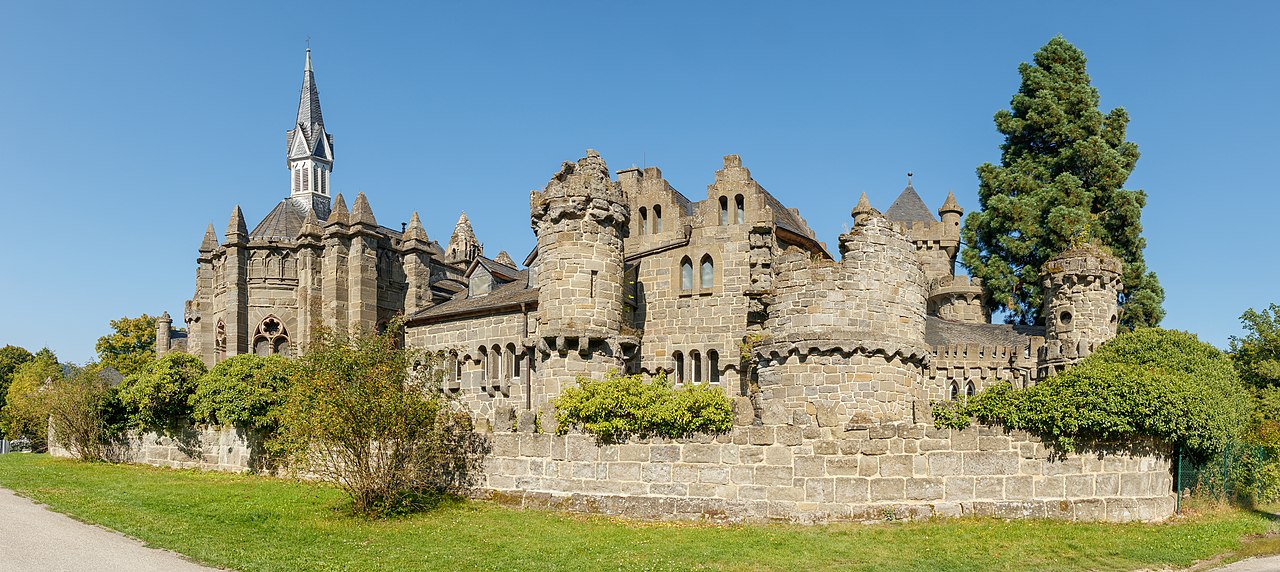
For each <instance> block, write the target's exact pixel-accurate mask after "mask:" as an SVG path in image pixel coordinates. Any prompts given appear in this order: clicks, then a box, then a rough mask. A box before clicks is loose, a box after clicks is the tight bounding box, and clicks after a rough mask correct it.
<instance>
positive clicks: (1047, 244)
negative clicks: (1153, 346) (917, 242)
mask: <svg viewBox="0 0 1280 572" xmlns="http://www.w3.org/2000/svg"><path fill="white" fill-rule="evenodd" d="M1018 71H1019V73H1020V74H1021V75H1022V85H1021V87H1020V88H1019V89H1018V93H1016V94H1015V95H1014V96H1013V100H1012V102H1011V104H1010V107H1011V109H1008V110H1001V111H999V112H998V113H996V116H995V123H996V129H997V130H998V131H999V132H1000V133H1001V134H1002V135H1004V136H1005V142H1004V144H1003V145H1001V150H1002V151H1003V154H1002V157H1001V163H1000V165H999V166H996V165H992V164H990V163H985V164H983V165H982V166H980V167H978V180H979V186H978V199H979V203H980V204H981V207H982V209H981V210H980V211H977V212H973V213H970V214H969V215H968V216H967V217H966V218H965V224H964V229H963V231H962V238H963V241H964V243H965V244H966V245H968V248H966V249H965V250H964V252H963V255H962V260H963V263H964V265H965V267H966V268H968V269H969V272H970V273H971V275H973V276H976V277H978V278H982V279H983V281H984V283H985V284H986V286H987V287H988V288H989V289H990V291H991V295H992V300H993V301H994V302H996V303H998V304H1001V305H1003V306H1005V307H1007V308H1008V309H1009V310H1010V314H1011V319H1013V320H1016V321H1017V322H1021V323H1025V324H1038V323H1043V317H1042V316H1041V315H1040V312H1041V310H1042V308H1043V302H1044V300H1043V291H1042V286H1041V281H1040V270H1041V267H1042V266H1043V265H1044V263H1045V262H1046V261H1048V260H1049V258H1052V257H1053V256H1054V255H1056V254H1058V253H1060V252H1062V251H1064V250H1067V249H1068V248H1070V247H1071V246H1073V245H1079V244H1082V243H1084V242H1093V241H1096V242H1099V243H1101V244H1102V245H1104V246H1106V247H1108V248H1110V249H1111V250H1112V252H1114V253H1115V254H1116V255H1117V256H1119V257H1120V258H1121V259H1122V260H1123V261H1124V285H1125V290H1124V293H1123V294H1122V295H1121V296H1120V303H1121V305H1122V307H1123V309H1124V313H1123V315H1122V316H1121V322H1122V324H1123V325H1124V326H1125V327H1126V328H1129V329H1132V328H1134V327H1138V326H1155V325H1156V324H1159V323H1160V320H1161V319H1162V318H1163V317H1164V310H1163V308H1162V307H1161V305H1162V304H1163V302H1164V290H1163V289H1162V288H1161V287H1160V283H1159V281H1158V280H1157V279H1156V275H1155V274H1154V273H1152V272H1148V271H1147V268H1146V263H1145V262H1144V260H1143V254H1142V251H1143V249H1144V248H1146V239H1144V238H1143V237H1142V222H1141V217H1142V207H1143V206H1145V205H1146V202H1147V198H1146V194H1145V193H1144V192H1142V191H1140V190H1126V189H1123V188H1122V187H1123V186H1124V183H1125V181H1126V180H1128V178H1129V174H1130V173H1131V172H1132V171H1133V167H1134V165H1135V164H1136V163H1137V161H1138V146H1137V145H1135V144H1134V143H1132V142H1129V141H1125V128H1126V126H1127V125H1128V123H1129V115H1128V113H1126V112H1125V110H1124V109H1123V108H1116V109H1113V110H1111V111H1110V112H1109V113H1107V114H1106V115H1103V113H1102V112H1101V111H1100V110H1099V109H1098V103H1099V97H1098V90H1097V89H1095V88H1094V87H1093V86H1092V85H1091V84H1090V80H1089V75H1088V74H1087V73H1086V72H1085V57H1084V53H1083V52H1081V51H1080V50H1079V49H1077V48H1076V47H1075V46H1073V45H1071V43H1069V42H1067V41H1066V40H1064V39H1062V38H1061V37H1056V38H1053V39H1052V40H1050V41H1049V43H1048V44H1046V45H1045V46H1044V47H1043V48H1040V50H1039V51H1037V52H1036V53H1035V57H1034V63H1031V64H1028V63H1023V64H1022V65H1021V66H1019V68H1018Z"/></svg>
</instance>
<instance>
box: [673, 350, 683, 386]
mask: <svg viewBox="0 0 1280 572" xmlns="http://www.w3.org/2000/svg"><path fill="white" fill-rule="evenodd" d="M672 357H674V358H675V360H676V372H675V373H676V383H684V354H682V353H680V352H676V353H675V354H674V355H673V356H672Z"/></svg>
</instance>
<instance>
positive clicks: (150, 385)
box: [118, 353, 205, 433]
mask: <svg viewBox="0 0 1280 572" xmlns="http://www.w3.org/2000/svg"><path fill="white" fill-rule="evenodd" d="M204 374H205V367H204V362H201V361H200V358H197V357H195V356H193V355H190V354H184V353H171V354H168V355H166V356H164V357H162V358H160V359H158V360H155V361H153V362H150V363H148V364H147V365H146V366H145V367H143V369H142V371H140V372H138V373H135V374H133V375H130V376H128V377H126V378H124V381H123V382H122V383H121V384H120V387H119V389H118V392H119V396H120V402H121V403H122V404H123V405H124V408H125V410H126V411H127V414H128V418H129V424H130V425H131V426H132V427H134V428H136V429H141V430H143V431H158V432H163V433H177V432H178V431H180V430H182V429H186V428H187V427H189V426H190V425H191V424H192V422H193V419H192V415H191V412H192V410H191V396H192V395H193V394H194V393H195V389H196V380H198V379H200V376H202V375H204Z"/></svg>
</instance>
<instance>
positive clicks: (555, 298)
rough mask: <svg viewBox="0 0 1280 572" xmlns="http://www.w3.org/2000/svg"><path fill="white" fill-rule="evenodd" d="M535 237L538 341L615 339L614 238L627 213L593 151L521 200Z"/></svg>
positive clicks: (617, 240) (618, 258) (618, 238)
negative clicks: (526, 200) (526, 204)
mask: <svg viewBox="0 0 1280 572" xmlns="http://www.w3.org/2000/svg"><path fill="white" fill-rule="evenodd" d="M529 206H530V217H531V222H532V226H533V231H534V233H535V234H536V235H537V237H538V265H539V271H538V275H539V278H540V283H539V286H540V288H541V289H540V291H539V293H538V313H539V314H540V316H541V318H542V324H541V325H540V326H539V333H540V335H541V336H542V337H544V338H545V337H548V336H559V335H575V336H588V337H593V338H599V337H610V336H617V335H618V332H619V331H620V330H621V328H622V305H623V296H624V294H623V283H622V265H623V261H622V238H623V236H625V234H626V229H627V223H628V222H629V219H630V216H629V210H628V208H627V203H626V201H625V200H624V199H623V197H622V192H621V191H620V190H619V189H618V188H616V187H615V186H614V185H613V182H612V181H610V180H609V169H608V167H607V166H605V163H604V159H601V158H600V155H599V154H598V153H596V152H595V150H592V149H588V150H587V156H586V157H583V158H582V159H579V160H578V162H577V163H569V162H565V163H564V165H563V166H562V167H561V168H560V172H558V173H556V174H555V176H554V177H552V178H551V181H550V182H548V183H547V187H546V189H545V190H543V191H542V192H540V193H539V192H536V191H535V192H533V193H531V194H530V197H529Z"/></svg>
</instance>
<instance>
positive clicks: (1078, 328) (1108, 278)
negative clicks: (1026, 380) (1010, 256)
mask: <svg viewBox="0 0 1280 572" xmlns="http://www.w3.org/2000/svg"><path fill="white" fill-rule="evenodd" d="M1121 268H1122V267H1121V262H1120V260H1119V259H1118V258H1116V257H1114V256H1112V255H1111V254H1108V253H1107V252H1104V251H1103V250H1102V249H1100V248H1098V247H1096V246H1093V245H1086V246H1082V247H1077V248H1073V249H1071V250H1068V251H1066V252H1063V253H1062V254H1059V255H1057V256H1055V257H1053V258H1051V259H1049V261H1048V262H1046V263H1045V265H1044V267H1043V269H1042V271H1041V275H1042V276H1043V280H1044V282H1043V285H1044V300H1045V302H1044V324H1045V345H1044V347H1043V348H1042V349H1041V350H1040V351H1041V352H1042V355H1041V360H1040V362H1041V372H1040V374H1041V375H1040V377H1041V378H1043V377H1044V376H1046V375H1051V374H1053V373H1057V372H1060V371H1062V370H1063V369H1065V368H1066V367H1067V366H1069V365H1071V364H1073V363H1075V362H1076V361H1077V360H1079V359H1080V358H1083V357H1086V356H1088V355H1089V354H1091V353H1093V351H1094V350H1095V349H1097V347H1098V346H1099V345H1101V344H1102V342H1105V341H1107V340H1109V339H1111V338H1113V337H1115V335H1116V327H1117V325H1118V324H1119V321H1120V315H1119V307H1118V304H1117V300H1118V299H1119V295H1120V292H1121V291H1123V290H1124V283H1123V281H1122V279H1121Z"/></svg>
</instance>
